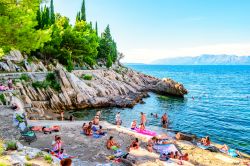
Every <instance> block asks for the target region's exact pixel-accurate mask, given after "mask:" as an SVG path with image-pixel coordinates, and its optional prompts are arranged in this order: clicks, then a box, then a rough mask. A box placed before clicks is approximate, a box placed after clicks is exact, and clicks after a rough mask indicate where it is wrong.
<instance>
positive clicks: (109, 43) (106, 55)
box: [98, 25, 117, 66]
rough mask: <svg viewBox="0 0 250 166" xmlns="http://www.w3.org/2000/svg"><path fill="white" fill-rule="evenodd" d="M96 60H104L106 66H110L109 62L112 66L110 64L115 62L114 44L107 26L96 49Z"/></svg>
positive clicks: (115, 51) (115, 49)
mask: <svg viewBox="0 0 250 166" xmlns="http://www.w3.org/2000/svg"><path fill="white" fill-rule="evenodd" d="M98 58H99V59H104V60H106V62H107V65H108V64H110V61H111V65H112V62H115V61H116V60H117V48H116V43H115V42H114V40H113V39H112V36H111V33H110V28H109V25H108V26H107V27H106V28H105V30H104V32H103V33H102V36H101V38H100V41H99V47H98ZM108 66H110V65H108Z"/></svg>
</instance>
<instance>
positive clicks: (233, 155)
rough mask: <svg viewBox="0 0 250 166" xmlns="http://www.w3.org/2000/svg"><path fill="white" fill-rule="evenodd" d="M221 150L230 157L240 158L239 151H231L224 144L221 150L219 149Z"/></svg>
mask: <svg viewBox="0 0 250 166" xmlns="http://www.w3.org/2000/svg"><path fill="white" fill-rule="evenodd" d="M219 150H220V151H221V152H222V153H226V154H228V155H230V156H232V157H238V156H240V152H239V151H238V150H235V149H231V148H229V147H228V146H227V145H226V144H224V145H223V146H222V147H221V148H219Z"/></svg>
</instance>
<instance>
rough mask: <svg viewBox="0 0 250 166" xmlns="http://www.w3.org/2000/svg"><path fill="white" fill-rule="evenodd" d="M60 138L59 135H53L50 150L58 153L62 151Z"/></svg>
mask: <svg viewBox="0 0 250 166" xmlns="http://www.w3.org/2000/svg"><path fill="white" fill-rule="evenodd" d="M62 143H63V142H62V140H61V137H60V136H59V135H55V139H54V140H53V141H52V144H51V146H52V151H53V152H55V153H58V154H62V153H63V149H62Z"/></svg>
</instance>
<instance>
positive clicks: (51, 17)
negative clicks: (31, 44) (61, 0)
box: [50, 0, 55, 24]
mask: <svg viewBox="0 0 250 166" xmlns="http://www.w3.org/2000/svg"><path fill="white" fill-rule="evenodd" d="M50 23H51V24H54V23H55V12H54V2H53V0H51V1H50Z"/></svg>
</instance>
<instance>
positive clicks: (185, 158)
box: [179, 153, 189, 161]
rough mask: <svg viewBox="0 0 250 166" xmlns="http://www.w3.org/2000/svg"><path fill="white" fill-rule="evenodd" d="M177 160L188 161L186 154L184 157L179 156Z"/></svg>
mask: <svg viewBox="0 0 250 166" xmlns="http://www.w3.org/2000/svg"><path fill="white" fill-rule="evenodd" d="M179 159H180V160H185V161H188V160H189V159H188V154H187V153H185V154H184V155H181V156H180V157H179Z"/></svg>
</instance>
